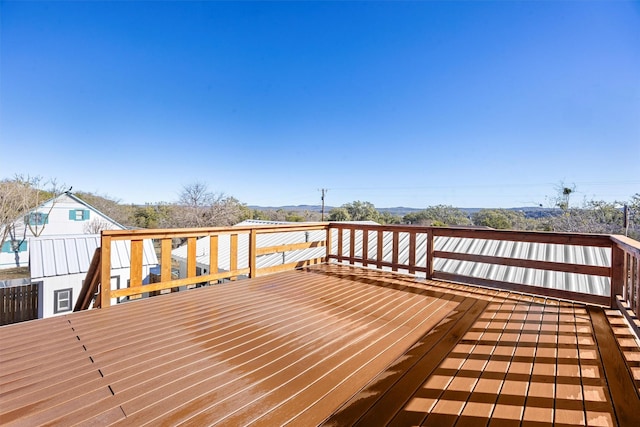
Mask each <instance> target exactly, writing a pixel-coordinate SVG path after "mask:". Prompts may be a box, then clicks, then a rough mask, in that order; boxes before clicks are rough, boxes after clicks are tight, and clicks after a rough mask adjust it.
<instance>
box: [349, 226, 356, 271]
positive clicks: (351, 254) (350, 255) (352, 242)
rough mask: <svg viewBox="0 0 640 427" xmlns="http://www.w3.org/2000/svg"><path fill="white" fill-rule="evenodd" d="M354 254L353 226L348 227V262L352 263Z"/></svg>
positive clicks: (354, 232) (354, 238)
mask: <svg viewBox="0 0 640 427" xmlns="http://www.w3.org/2000/svg"><path fill="white" fill-rule="evenodd" d="M355 256H356V229H355V227H353V228H349V258H351V259H350V260H349V264H351V265H353V264H354V263H355V261H354V260H353V259H354V258H355Z"/></svg>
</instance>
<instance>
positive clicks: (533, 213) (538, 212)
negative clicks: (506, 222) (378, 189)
mask: <svg viewBox="0 0 640 427" xmlns="http://www.w3.org/2000/svg"><path fill="white" fill-rule="evenodd" d="M248 208H250V209H257V210H261V211H267V210H270V211H277V210H278V209H282V210H284V211H301V212H304V211H309V212H322V206H321V205H286V206H255V205H250V206H248ZM333 208H334V206H325V207H324V211H325V213H328V212H329V211H330V210H331V209H333ZM377 209H378V210H379V211H380V212H389V213H390V214H392V215H398V216H404V215H406V214H408V213H413V212H420V211H422V210H424V209H425V208H409V207H405V206H397V207H393V208H377ZM459 209H460V210H461V211H462V212H464V213H466V214H467V215H468V216H471V215H473V214H474V213H476V212H478V211H480V210H482V209H492V208H459ZM508 210H511V211H520V212H522V213H524V215H525V217H527V218H544V217H548V216H554V215H557V214H558V213H559V210H558V209H552V208H543V207H539V206H525V207H519V208H509V209H508Z"/></svg>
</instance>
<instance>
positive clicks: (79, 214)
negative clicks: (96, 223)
mask: <svg viewBox="0 0 640 427" xmlns="http://www.w3.org/2000/svg"><path fill="white" fill-rule="evenodd" d="M88 219H89V210H88V209H71V210H69V220H71V221H86V220H88Z"/></svg>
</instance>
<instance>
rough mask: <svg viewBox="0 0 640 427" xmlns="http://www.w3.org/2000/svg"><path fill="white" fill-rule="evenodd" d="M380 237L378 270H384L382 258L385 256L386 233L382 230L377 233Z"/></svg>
mask: <svg viewBox="0 0 640 427" xmlns="http://www.w3.org/2000/svg"><path fill="white" fill-rule="evenodd" d="M377 237H378V246H377V247H378V254H377V261H378V262H377V263H376V266H377V267H378V268H382V261H383V259H382V257H383V256H384V232H383V231H382V230H381V229H380V230H378V233H377Z"/></svg>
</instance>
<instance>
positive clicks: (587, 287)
mask: <svg viewBox="0 0 640 427" xmlns="http://www.w3.org/2000/svg"><path fill="white" fill-rule="evenodd" d="M241 224H242V225H251V224H250V223H247V222H246V221H245V222H244V223H241ZM272 224H273V222H268V221H263V222H261V225H272ZM368 233H369V240H368V242H369V244H368V257H369V259H375V258H376V257H377V251H378V248H377V232H376V231H369V232H368ZM362 236H363V232H362V231H356V235H355V246H356V247H355V251H354V253H355V256H356V257H360V256H361V255H362V241H363V239H362ZM398 237H399V239H398V244H399V250H398V262H399V263H401V264H408V263H409V233H406V232H401V233H399V236H398ZM325 238H326V233H325V231H323V230H316V231H311V232H309V236H308V241H319V240H324V239H325ZM304 241H305V232H292V233H270V234H259V235H258V238H257V244H258V247H265V246H277V245H282V244H287V243H300V242H304ZM349 241H350V237H349V231H347V230H345V232H344V233H343V247H344V248H345V249H344V250H345V252H344V255H348V247H349ZM426 241H427V235H426V234H418V235H417V236H416V258H415V259H416V265H418V266H426ZM332 242H333V247H332V253H337V247H338V243H337V231H334V235H333V239H332ZM248 244H249V238H248V235H246V234H245V235H240V236H239V237H238V268H246V267H248V261H247V254H248ZM382 244H383V251H382V253H383V261H386V262H392V257H393V251H392V248H393V233H391V232H384V233H383V243H382ZM434 245H435V250H437V251H446V252H459V253H468V254H473V255H484V256H495V257H505V258H516V259H527V260H536V261H550V262H558V263H573V264H584V265H593V266H601V267H608V266H610V265H611V250H610V249H608V248H600V247H586V246H575V245H558V244H547V243H530V242H510V241H500V240H486V239H469V238H459V237H443V236H436V237H435V238H434ZM172 253H173V256H174V257H175V258H176V259H178V260H186V256H187V248H186V245H185V246H182V247H180V248H177V249H175V250H174V251H173V252H172ZM325 253H326V248H324V247H320V248H311V249H305V250H300V251H291V252H287V253H286V254H285V255H284V259H283V255H282V254H281V253H278V254H268V255H263V256H260V257H258V258H257V260H256V263H257V267H258V268H264V267H271V266H275V265H280V264H284V263H285V262H286V263H289V262H295V261H302V260H306V259H311V258H317V257H322V256H324V254H325ZM196 254H197V262H198V263H199V264H201V265H205V266H208V264H209V239H206V238H205V239H199V240H198V241H197V246H196ZM218 256H219V268H220V269H223V270H228V269H229V236H228V235H221V236H220V237H219V255H218ZM370 267H372V268H373V267H374V266H370ZM434 269H435V270H436V271H441V272H446V273H451V274H458V275H463V276H470V277H474V278H481V279H486V280H493V281H503V282H511V283H518V284H523V285H531V286H544V287H549V288H556V289H565V290H568V291H574V292H583V293H589V294H595V295H603V296H606V295H609V293H610V280H609V278H608V277H599V276H590V275H584V274H575V273H563V272H555V271H546V270H537V269H532V268H522V267H512V266H505V265H496V264H485V263H477V262H470V261H459V260H451V259H444V258H436V259H435V260H434ZM416 275H417V276H423V277H424V276H425V274H424V273H417V274H416Z"/></svg>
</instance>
